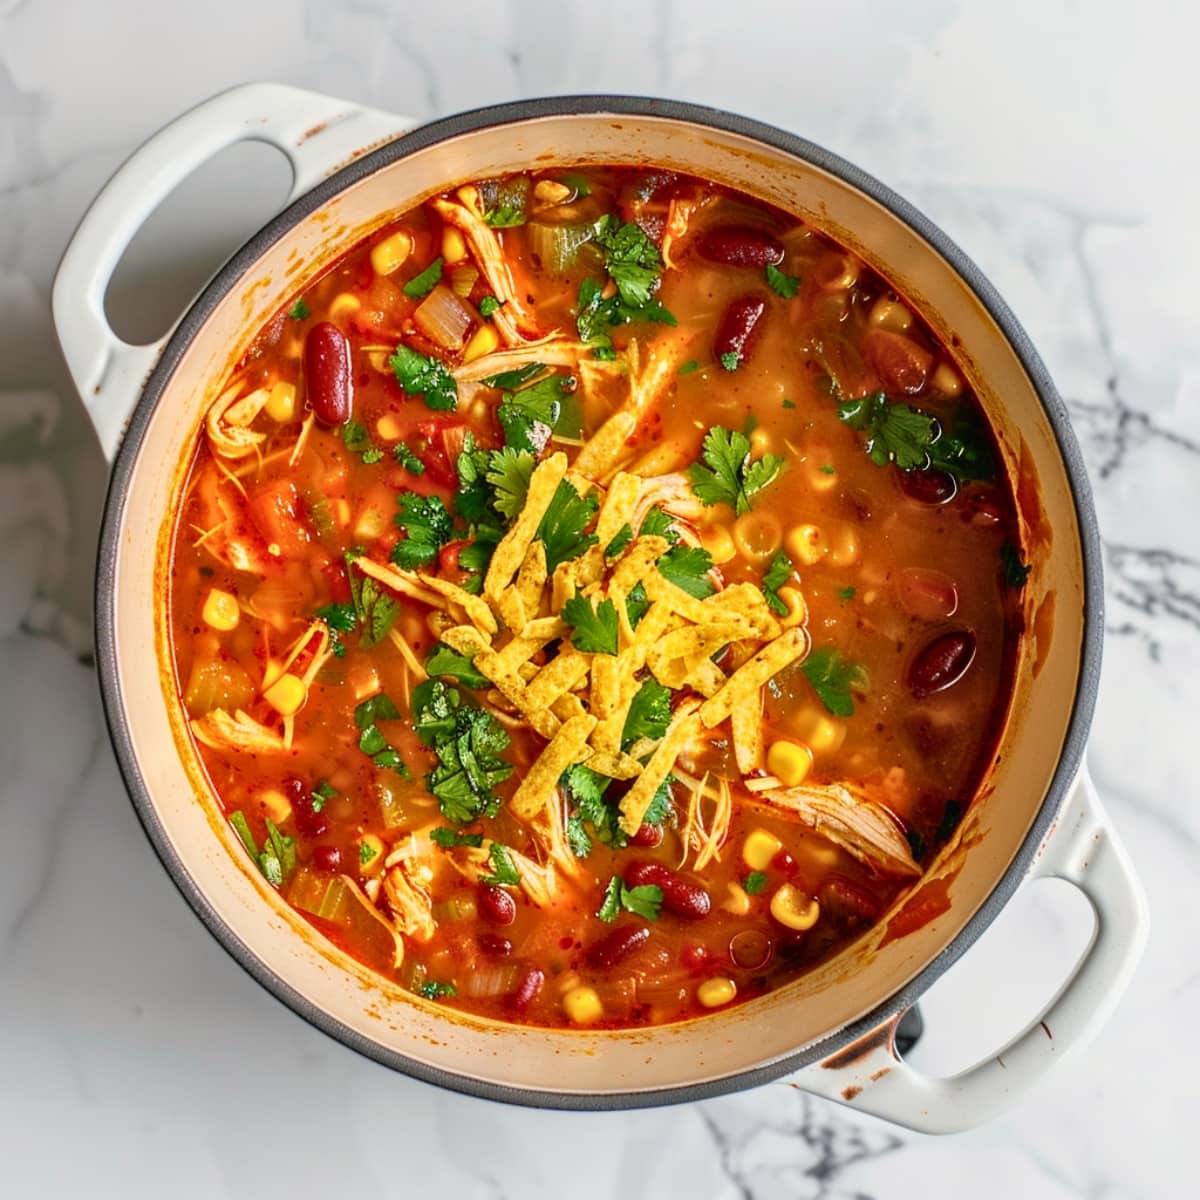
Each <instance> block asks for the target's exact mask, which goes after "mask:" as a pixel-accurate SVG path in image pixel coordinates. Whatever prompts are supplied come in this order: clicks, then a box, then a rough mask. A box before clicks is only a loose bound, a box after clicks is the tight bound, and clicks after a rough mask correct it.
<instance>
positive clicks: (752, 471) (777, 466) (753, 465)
mask: <svg viewBox="0 0 1200 1200" xmlns="http://www.w3.org/2000/svg"><path fill="white" fill-rule="evenodd" d="M701 457H702V458H703V459H704V464H705V465H701V464H700V463H693V464H692V465H691V467H689V468H688V476H689V477H690V479H691V481H692V488H693V490H694V491H695V493H696V495H697V496H699V497H700V499H701V501H702V502H703V503H705V504H709V505H712V504H721V503H726V504H729V505H732V507H733V510H734V512H735V513H737V515H738V516H742V515H743V514H745V513H748V512H749V511H750V497H751V496H753V495H755V494H756V493H757V492H760V491H762V489H763V488H765V487H766V486H767V485H768V484H770V483H773V482H774V481H775V479H776V478H777V477H778V476H779V472H780V471H782V470H783V459H782V458H779V457H777V456H776V455H774V454H764V455H763V456H762V458H759V459H756V460H755V461H754V462H751V461H750V439H749V438H748V437H747V436H746V435H745V434H744V433H739V432H737V431H735V430H733V431H731V430H729V429H725V428H723V427H722V426H720V425H717V426H715V427H714V428H712V429H710V430H709V431H708V433H707V434H706V435H705V438H704V445H703V448H702V450H701Z"/></svg>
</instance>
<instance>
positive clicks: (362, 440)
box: [342, 421, 383, 466]
mask: <svg viewBox="0 0 1200 1200" xmlns="http://www.w3.org/2000/svg"><path fill="white" fill-rule="evenodd" d="M342 442H343V444H344V445H345V447H346V449H347V450H349V451H350V452H351V453H352V454H357V455H358V456H359V457H360V458H361V459H362V460H363V462H364V463H365V464H366V465H367V466H370V465H371V464H372V463H377V462H379V460H380V459H381V458H383V451H382V450H380V449H379V447H378V446H376V445H375V443H374V442H373V441H371V435H370V434H369V433H368V432H367V427H366V426H365V425H364V424H363V423H362V422H361V421H347V422H346V423H345V425H343V426H342Z"/></svg>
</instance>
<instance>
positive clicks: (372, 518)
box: [354, 504, 391, 542]
mask: <svg viewBox="0 0 1200 1200" xmlns="http://www.w3.org/2000/svg"><path fill="white" fill-rule="evenodd" d="M390 526H391V521H390V520H389V518H388V515H387V513H383V512H380V511H379V509H377V508H376V507H375V506H374V505H373V504H369V505H367V507H366V508H364V509H363V510H362V512H360V513H359V514H358V520H357V521H355V522H354V540H355V541H357V542H369V541H372V540H373V539H375V538H377V537H379V536H381V535H382V534H383V533H384V532H385V531H386V530H387V529H388V528H389V527H390Z"/></svg>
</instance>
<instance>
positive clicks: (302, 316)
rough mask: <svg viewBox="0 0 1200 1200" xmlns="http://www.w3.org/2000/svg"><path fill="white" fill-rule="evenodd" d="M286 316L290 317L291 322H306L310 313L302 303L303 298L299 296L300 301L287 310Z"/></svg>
mask: <svg viewBox="0 0 1200 1200" xmlns="http://www.w3.org/2000/svg"><path fill="white" fill-rule="evenodd" d="M288 316H289V317H291V318H292V320H293V321H307V320H308V318H309V316H310V313H309V310H308V305H307V304H305V303H304V297H303V296H301V297H300V299H299V300H297V301H296V303H295V304H293V305H292V307H291V308H289V309H288Z"/></svg>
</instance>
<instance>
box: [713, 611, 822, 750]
mask: <svg viewBox="0 0 1200 1200" xmlns="http://www.w3.org/2000/svg"><path fill="white" fill-rule="evenodd" d="M807 649H808V635H807V634H806V633H805V632H804V630H803V629H789V630H787V631H786V632H785V633H784V634H782V635H781V636H780V637H777V638H776V639H775V640H774V641H773V642H768V643H767V645H766V646H764V647H763V648H762V649H761V650H760V651H759V652H758V653H757V654H756V655H755V656H754V657H753V658H752V659H750V660H749V661H748V662H745V663H743V664H742V665H741V666H740V667H738V669H737V670H736V671H734V673H733V674H732V675H730V676H729V680H728V682H727V683H726V684H725V686H724V687H723V688H722V689H721V690H720V691H719V692H718V693H717V694H716V695H715V696H712V697H710V698H709V699H708V700H705V702H704V706H703V707H702V708H701V709H700V719H701V721H703V723H704V726H705V728H707V729H711V728H712V727H713V726H714V725H716V724H718V723H719V722H721V721H724V720H725V718H726V717H728V716H729V714H730V712H731V711H732V709H733V706H734V704H736V703H737V701H738V699H739V698H740V697H741V696H744V695H746V694H747V693H748V692H752V691H754V690H756V689H757V688H760V687H762V686H763V684H765V683H766V682H767V680H768V679H770V678H771V677H772V676H773V675H777V674H778V673H779V672H780V671H782V670H783V668H784V667H786V666H787V665H788V664H789V663H793V662H795V661H796V659H798V658H802V657H803V656H804V654H805V652H806V651H807Z"/></svg>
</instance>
